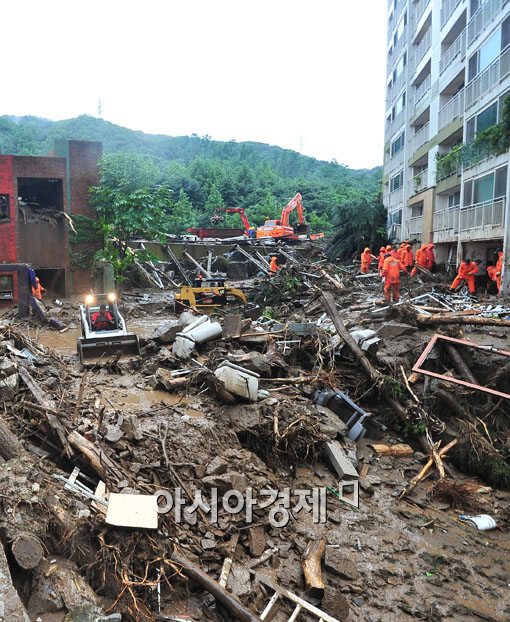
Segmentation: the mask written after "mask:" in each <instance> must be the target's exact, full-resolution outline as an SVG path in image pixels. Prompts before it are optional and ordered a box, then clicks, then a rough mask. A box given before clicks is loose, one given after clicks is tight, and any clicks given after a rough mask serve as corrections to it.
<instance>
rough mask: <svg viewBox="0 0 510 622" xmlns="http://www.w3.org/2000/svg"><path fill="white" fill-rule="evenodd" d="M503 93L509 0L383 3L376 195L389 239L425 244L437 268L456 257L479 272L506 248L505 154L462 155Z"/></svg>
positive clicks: (508, 89)
mask: <svg viewBox="0 0 510 622" xmlns="http://www.w3.org/2000/svg"><path fill="white" fill-rule="evenodd" d="M507 95H510V0H485V1H484V0H389V1H388V45H387V88H386V120H385V150H384V178H383V197H384V204H385V206H386V208H387V210H388V236H389V239H390V240H391V241H393V242H398V241H402V240H404V239H409V240H413V241H415V242H416V243H418V242H427V243H428V242H433V243H434V244H435V245H436V257H437V259H438V262H440V263H446V264H450V265H454V264H456V263H457V261H458V259H459V257H460V256H461V255H462V254H464V255H466V256H470V257H473V258H475V259H480V260H481V261H482V264H483V265H484V266H485V265H486V263H487V261H490V260H493V259H494V252H495V251H496V250H497V249H501V248H503V245H505V250H506V249H507V248H508V243H509V241H510V240H509V235H510V229H509V227H510V217H509V216H510V212H509V190H510V187H509V170H508V169H509V162H508V160H509V153H508V151H507V152H505V153H503V154H499V155H496V154H494V153H490V152H487V150H485V151H484V150H478V153H477V150H476V149H471V151H472V153H471V155H470V156H469V157H465V156H466V152H467V147H466V143H468V147H469V146H470V145H475V144H476V139H477V136H480V133H481V132H482V131H483V130H485V129H487V128H489V127H491V126H493V125H495V124H497V123H498V122H499V120H500V119H501V113H502V110H503V102H504V100H505V98H506V96H507ZM474 141H475V142H474ZM459 154H462V155H459ZM509 254H510V252H509V251H508V250H506V253H505V257H506V262H505V271H506V272H507V274H509V275H510V268H509V266H508V261H509V257H508V256H509ZM505 280H506V281H510V279H505ZM509 286H510V285H509Z"/></svg>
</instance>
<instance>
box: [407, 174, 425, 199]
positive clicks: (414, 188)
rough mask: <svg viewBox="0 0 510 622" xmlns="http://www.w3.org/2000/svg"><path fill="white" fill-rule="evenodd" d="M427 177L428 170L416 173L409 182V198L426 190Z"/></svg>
mask: <svg viewBox="0 0 510 622" xmlns="http://www.w3.org/2000/svg"><path fill="white" fill-rule="evenodd" d="M428 175H429V171H428V169H425V170H424V171H422V172H421V173H418V174H417V175H415V176H414V177H413V178H412V179H410V180H409V188H408V194H409V196H410V197H412V196H413V195H415V194H418V193H419V192H422V191H423V190H426V189H427V187H428Z"/></svg>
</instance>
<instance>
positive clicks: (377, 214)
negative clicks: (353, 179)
mask: <svg viewBox="0 0 510 622" xmlns="http://www.w3.org/2000/svg"><path fill="white" fill-rule="evenodd" d="M334 223H335V227H336V229H337V230H338V233H337V234H336V236H335V238H334V239H333V243H332V245H331V246H330V248H329V249H328V251H327V254H328V256H329V257H330V258H339V259H343V260H346V261H350V260H351V259H352V258H353V257H354V256H355V255H356V254H357V253H359V252H361V250H363V248H364V247H365V246H369V247H370V248H371V249H372V252H373V253H374V254H377V252H376V251H378V250H379V248H380V247H381V246H382V245H386V241H387V232H386V210H385V209H384V206H383V205H382V203H381V200H380V196H375V197H372V198H371V199H370V198H367V197H363V196H358V197H357V198H356V200H354V201H352V202H351V203H349V204H347V205H342V206H339V207H338V209H337V211H336V213H335V216H334Z"/></svg>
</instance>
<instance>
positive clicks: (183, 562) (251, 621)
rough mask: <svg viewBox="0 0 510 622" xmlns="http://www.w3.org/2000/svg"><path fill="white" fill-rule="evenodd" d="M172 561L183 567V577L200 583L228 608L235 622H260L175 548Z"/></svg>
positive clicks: (171, 557)
mask: <svg viewBox="0 0 510 622" xmlns="http://www.w3.org/2000/svg"><path fill="white" fill-rule="evenodd" d="M170 559H171V560H172V561H173V562H175V563H176V564H178V565H179V566H181V572H182V574H183V575H185V576H186V577H188V578H189V579H191V580H192V581H194V582H195V583H198V585H200V586H201V587H203V588H204V589H205V590H207V591H208V592H210V593H211V594H212V595H213V596H214V598H216V600H217V601H218V602H220V603H221V604H222V605H223V606H224V607H226V608H227V609H228V610H229V611H230V613H231V614H232V616H233V619H234V620H241V622H260V618H259V617H258V616H257V615H255V614H254V613H252V612H251V611H250V610H249V609H247V608H246V607H245V606H244V605H243V604H242V603H241V602H239V600H238V599H237V598H236V597H235V596H233V595H232V594H229V593H228V592H227V591H226V590H225V589H224V588H223V587H221V585H220V584H219V583H218V582H217V581H215V580H214V579H211V577H209V576H208V575H207V574H206V573H205V572H204V571H203V570H202V569H201V568H200V567H199V566H197V565H196V564H194V563H193V562H192V561H190V560H189V559H187V558H186V557H184V555H182V553H181V552H180V551H179V550H178V549H177V547H174V549H173V552H172V554H171V556H170Z"/></svg>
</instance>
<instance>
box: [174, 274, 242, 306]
mask: <svg viewBox="0 0 510 622" xmlns="http://www.w3.org/2000/svg"><path fill="white" fill-rule="evenodd" d="M236 299H237V300H240V301H241V302H242V303H243V305H246V304H247V302H248V299H247V298H246V294H245V293H244V292H243V290H242V289H237V288H236V287H228V286H226V285H225V280H224V279H195V283H194V285H193V286H191V285H181V290H180V292H179V293H177V294H175V312H176V313H182V312H183V311H184V310H185V309H188V308H190V307H194V308H196V309H200V310H201V311H204V313H210V312H212V311H214V309H217V308H219V307H223V306H224V305H228V304H230V303H231V302H235V301H236Z"/></svg>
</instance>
